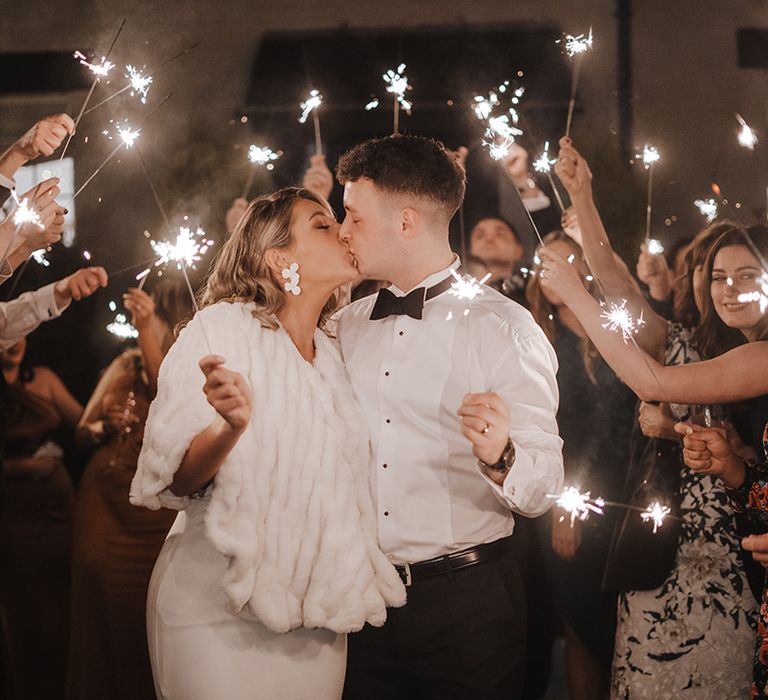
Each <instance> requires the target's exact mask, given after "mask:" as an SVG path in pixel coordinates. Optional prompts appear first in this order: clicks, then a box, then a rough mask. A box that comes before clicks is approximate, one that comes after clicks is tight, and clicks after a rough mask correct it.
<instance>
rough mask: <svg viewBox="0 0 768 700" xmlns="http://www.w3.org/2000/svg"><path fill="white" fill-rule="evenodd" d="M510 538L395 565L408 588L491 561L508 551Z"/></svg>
mask: <svg viewBox="0 0 768 700" xmlns="http://www.w3.org/2000/svg"><path fill="white" fill-rule="evenodd" d="M509 540H510V538H509V537H502V538H501V539H500V540H496V541H495V542H489V543H488V544H479V545H477V546H476V547H470V548H469V549H462V550H461V551H460V552H454V553H453V554H445V555H443V556H442V557H435V558H434V559H427V560H426V561H420V562H416V563H415V564H395V569H397V573H398V574H400V578H401V579H402V581H403V583H404V584H405V585H406V586H410V585H411V584H412V583H413V582H414V581H418V580H420V579H424V578H431V577H432V576H450V575H451V574H452V573H453V572H454V571H456V570H457V569H465V568H466V567H468V566H474V565H475V564H479V563H480V562H484V561H490V560H491V559H495V558H496V557H498V556H500V555H501V554H503V553H504V552H505V551H507V548H508V546H509Z"/></svg>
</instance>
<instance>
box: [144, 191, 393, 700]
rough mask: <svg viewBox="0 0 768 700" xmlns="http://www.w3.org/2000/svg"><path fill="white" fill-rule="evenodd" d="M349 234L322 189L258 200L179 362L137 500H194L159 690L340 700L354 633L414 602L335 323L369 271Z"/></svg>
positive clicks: (164, 602)
mask: <svg viewBox="0 0 768 700" xmlns="http://www.w3.org/2000/svg"><path fill="white" fill-rule="evenodd" d="M338 233H339V225H338V224H337V223H336V220H335V217H334V216H333V212H332V211H331V209H330V207H329V205H328V203H327V202H326V201H325V200H323V199H321V198H319V197H318V196H316V195H314V194H312V193H311V192H309V191H307V190H303V189H298V188H286V189H283V190H280V191H278V192H276V193H274V194H272V195H267V196H263V197H258V198H257V199H255V200H254V201H253V202H251V204H250V205H249V207H248V209H247V211H246V213H245V215H244V216H243V217H242V218H241V219H240V221H239V223H238V224H237V225H236V226H235V229H234V231H233V232H232V234H231V236H230V237H229V239H228V240H227V241H226V242H225V243H224V246H223V247H222V249H221V252H220V253H219V256H218V258H217V260H216V262H215V263H214V264H213V268H212V270H211V272H210V275H209V277H208V280H207V282H206V286H205V288H204V290H203V292H202V294H201V296H200V306H201V307H202V308H201V310H200V311H199V312H198V313H197V314H196V315H195V317H194V318H193V319H192V321H190V322H189V324H187V326H186V327H185V328H184V329H183V330H182V331H181V333H180V334H179V337H178V339H177V340H176V343H175V344H174V346H173V347H172V348H171V350H170V352H169V353H168V355H167V356H166V358H165V360H164V361H163V365H162V367H161V370H160V374H159V378H158V394H157V398H156V399H155V402H154V403H153V404H152V407H151V409H150V412H149V418H148V419H147V425H146V431H145V437H144V444H143V447H142V452H141V455H140V457H139V466H138V469H137V472H136V476H135V477H134V480H133V484H132V487H131V502H132V503H134V504H135V505H145V506H148V507H150V508H152V509H158V508H160V507H162V506H166V507H172V508H176V509H179V510H182V511H183V512H182V513H180V514H179V516H178V518H177V519H176V522H175V523H174V526H173V528H172V529H171V532H170V534H169V536H168V538H167V540H166V543H165V545H164V547H163V549H162V551H161V553H160V556H159V558H158V561H157V564H156V566H155V570H154V573H153V577H152V582H151V583H150V593H149V600H148V631H149V647H150V657H151V659H152V666H153V671H154V676H155V684H156V690H157V696H158V697H159V698H179V699H180V700H196V699H200V700H210V698H217V697H222V698H224V697H226V698H228V699H231V700H251V699H252V698H257V697H258V698H284V699H285V700H337V699H338V698H339V697H340V695H341V690H342V685H343V681H344V669H345V663H346V633H347V632H351V631H353V630H357V629H360V628H361V627H362V626H363V624H365V622H366V621H367V622H370V623H372V624H375V625H381V624H382V623H383V622H384V619H385V617H386V614H387V611H386V607H387V606H388V605H402V604H403V603H404V602H405V590H404V588H403V585H402V583H401V581H400V579H399V577H398V575H397V572H396V571H395V569H394V567H393V566H392V565H391V564H390V562H389V561H388V560H387V558H386V557H385V556H384V554H382V552H381V551H380V550H379V548H378V545H377V542H376V521H375V514H374V510H373V504H372V502H371V496H370V490H369V488H370V487H369V481H368V477H367V472H366V464H367V459H368V454H369V443H368V431H367V429H366V426H365V424H364V420H363V418H362V416H361V411H360V408H359V406H358V404H357V401H356V400H355V397H354V395H353V393H352V388H351V386H350V384H349V380H348V378H347V375H346V372H345V369H344V366H343V364H342V363H341V359H340V358H339V355H338V353H337V351H336V349H335V346H334V344H333V342H332V341H331V339H329V338H328V337H327V336H326V334H325V333H324V332H323V330H322V327H323V326H324V324H325V322H326V320H327V318H328V316H329V314H330V313H331V312H332V310H333V309H335V307H336V303H337V302H336V296H335V294H336V292H337V290H338V288H339V287H340V286H341V285H345V284H347V283H349V282H351V281H352V280H354V279H356V278H357V276H358V273H357V270H356V269H355V266H354V264H353V263H354V261H353V258H352V256H351V255H350V253H349V250H348V248H347V246H346V245H345V244H344V243H342V242H341V241H340V240H339V236H338ZM212 352H214V353H218V352H221V353H222V355H214V354H211V353H212ZM201 358H202V359H201ZM198 363H199V364H198ZM201 369H202V371H203V373H202V374H201V372H200V370H201ZM201 389H202V391H201Z"/></svg>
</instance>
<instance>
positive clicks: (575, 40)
mask: <svg viewBox="0 0 768 700" xmlns="http://www.w3.org/2000/svg"><path fill="white" fill-rule="evenodd" d="M559 41H560V42H562V43H563V44H564V45H565V53H566V54H567V55H568V58H570V59H571V62H572V63H573V71H572V72H571V95H570V98H569V100H568V116H567V117H566V120H565V135H566V136H570V135H571V123H572V122H573V110H574V108H575V107H576V91H577V88H578V85H579V75H580V74H581V60H582V58H583V56H584V54H585V53H586V52H587V51H588V50H589V49H591V48H592V27H590V28H589V34H588V35H587V36H584V35H583V34H579V35H578V36H573V35H572V34H566V36H565V38H564V39H561V40H559Z"/></svg>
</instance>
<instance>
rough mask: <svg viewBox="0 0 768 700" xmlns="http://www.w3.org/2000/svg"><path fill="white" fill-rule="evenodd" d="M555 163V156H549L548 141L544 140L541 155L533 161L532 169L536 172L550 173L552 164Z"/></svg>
mask: <svg viewBox="0 0 768 700" xmlns="http://www.w3.org/2000/svg"><path fill="white" fill-rule="evenodd" d="M555 163H557V158H550V157H549V141H545V142H544V150H543V151H542V152H541V155H540V156H539V157H538V158H537V159H536V160H535V161H533V169H534V170H535V171H536V172H537V173H551V172H552V166H553V165H554V164H555Z"/></svg>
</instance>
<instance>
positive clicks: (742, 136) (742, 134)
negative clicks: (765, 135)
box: [736, 113, 757, 151]
mask: <svg viewBox="0 0 768 700" xmlns="http://www.w3.org/2000/svg"><path fill="white" fill-rule="evenodd" d="M736 119H737V120H738V122H739V124H740V125H741V129H739V135H738V139H739V145H740V146H743V147H744V148H748V149H749V150H750V151H754V150H755V144H757V133H756V132H755V130H754V129H752V128H751V127H750V126H749V124H747V122H745V121H744V119H743V118H742V116H741V115H740V114H738V113H737V114H736Z"/></svg>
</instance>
